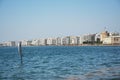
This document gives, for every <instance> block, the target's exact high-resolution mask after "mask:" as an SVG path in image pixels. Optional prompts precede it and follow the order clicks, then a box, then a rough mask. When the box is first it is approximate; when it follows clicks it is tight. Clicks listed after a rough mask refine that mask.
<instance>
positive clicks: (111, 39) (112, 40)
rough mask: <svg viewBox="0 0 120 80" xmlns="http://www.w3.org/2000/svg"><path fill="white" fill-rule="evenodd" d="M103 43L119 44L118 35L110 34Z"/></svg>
mask: <svg viewBox="0 0 120 80" xmlns="http://www.w3.org/2000/svg"><path fill="white" fill-rule="evenodd" d="M103 44H109V45H120V36H110V37H107V38H105V39H104V40H103Z"/></svg>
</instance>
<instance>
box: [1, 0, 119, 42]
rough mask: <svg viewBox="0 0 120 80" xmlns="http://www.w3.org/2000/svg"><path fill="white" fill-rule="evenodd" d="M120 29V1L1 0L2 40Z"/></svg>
mask: <svg viewBox="0 0 120 80" xmlns="http://www.w3.org/2000/svg"><path fill="white" fill-rule="evenodd" d="M105 27H106V30H108V31H110V32H120V0H0V42H1V41H14V40H26V39H28V40H29V39H37V38H48V37H62V36H70V35H74V36H80V35H82V34H92V33H93V34H94V33H100V32H102V31H104V29H105Z"/></svg>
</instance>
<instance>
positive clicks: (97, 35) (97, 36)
mask: <svg viewBox="0 0 120 80" xmlns="http://www.w3.org/2000/svg"><path fill="white" fill-rule="evenodd" d="M95 42H96V43H100V34H99V33H97V34H95Z"/></svg>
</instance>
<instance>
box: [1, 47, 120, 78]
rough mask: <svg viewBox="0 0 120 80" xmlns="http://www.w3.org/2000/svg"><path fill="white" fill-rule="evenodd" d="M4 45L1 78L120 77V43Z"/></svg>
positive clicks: (2, 48)
mask: <svg viewBox="0 0 120 80" xmlns="http://www.w3.org/2000/svg"><path fill="white" fill-rule="evenodd" d="M22 54H23V64H21V61H20V56H19V54H18V49H17V47H0V80H120V47H119V46H38V47H32V46H31V47H22Z"/></svg>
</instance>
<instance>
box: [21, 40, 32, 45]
mask: <svg viewBox="0 0 120 80" xmlns="http://www.w3.org/2000/svg"><path fill="white" fill-rule="evenodd" d="M21 42H22V46H31V44H32V41H31V40H22V41H21Z"/></svg>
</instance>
